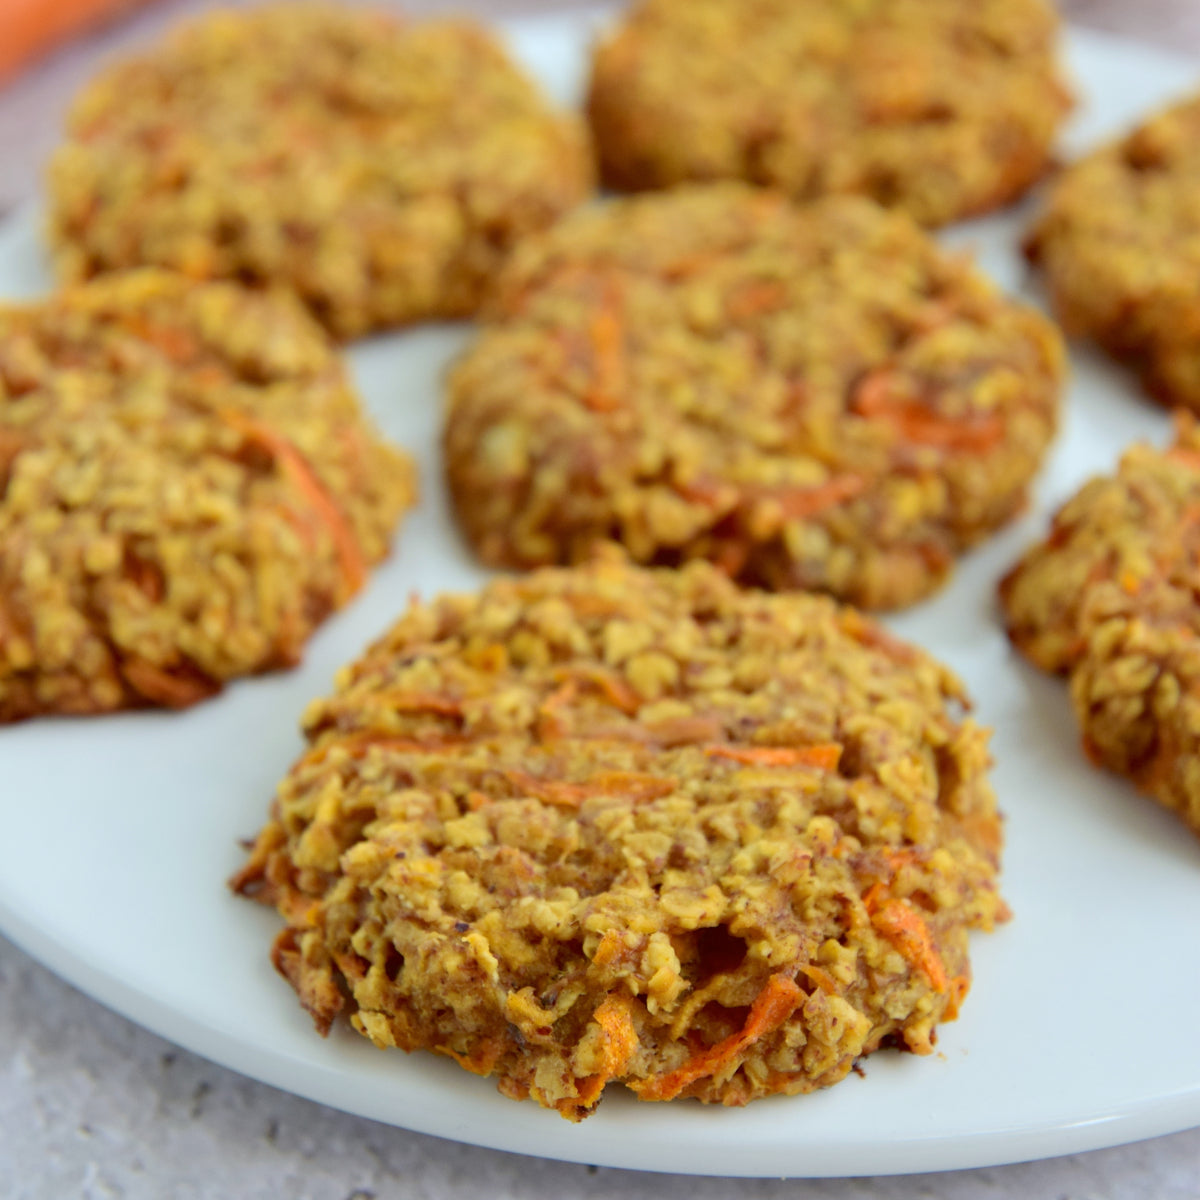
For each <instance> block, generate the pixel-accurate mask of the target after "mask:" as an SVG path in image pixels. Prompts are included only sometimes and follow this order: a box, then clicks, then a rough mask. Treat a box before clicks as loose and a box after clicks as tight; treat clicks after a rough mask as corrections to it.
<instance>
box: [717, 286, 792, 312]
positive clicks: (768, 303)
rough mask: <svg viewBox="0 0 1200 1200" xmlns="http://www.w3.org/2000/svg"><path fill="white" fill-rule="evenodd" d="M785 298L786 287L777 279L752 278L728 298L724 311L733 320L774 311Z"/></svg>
mask: <svg viewBox="0 0 1200 1200" xmlns="http://www.w3.org/2000/svg"><path fill="white" fill-rule="evenodd" d="M786 299H787V289H786V288H785V287H784V286H783V284H782V283H781V282H780V281H779V280H777V279H754V280H751V281H749V282H748V283H746V284H745V285H743V286H742V287H740V288H738V290H737V291H736V292H734V294H733V295H732V296H731V297H730V298H729V303H728V304H727V305H726V311H727V312H728V314H729V316H730V317H731V318H732V319H733V320H735V321H738V320H742V319H744V318H746V317H757V316H761V315H762V314H763V313H769V312H775V311H777V310H778V309H779V308H780V307H781V306H782V305H783V302H784V300H786Z"/></svg>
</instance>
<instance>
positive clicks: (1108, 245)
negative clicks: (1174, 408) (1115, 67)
mask: <svg viewBox="0 0 1200 1200" xmlns="http://www.w3.org/2000/svg"><path fill="white" fill-rule="evenodd" d="M1198 188H1200V96H1196V97H1194V98H1191V99H1188V100H1186V101H1184V102H1182V103H1180V104H1178V105H1176V106H1174V107H1173V108H1170V109H1168V110H1166V111H1165V112H1162V113H1159V114H1158V115H1156V116H1154V117H1152V118H1151V119H1150V120H1148V121H1146V122H1145V123H1144V124H1143V125H1141V126H1139V127H1138V128H1137V129H1134V130H1133V131H1132V132H1130V133H1129V134H1127V135H1126V136H1125V137H1123V138H1121V139H1120V140H1118V141H1116V142H1114V143H1112V144H1110V145H1106V146H1103V147H1101V148H1100V149H1098V150H1096V151H1095V152H1093V153H1092V154H1089V155H1088V156H1086V157H1085V158H1083V159H1081V160H1080V161H1079V162H1077V163H1075V164H1073V165H1072V166H1070V167H1068V168H1067V169H1066V170H1064V171H1063V172H1062V174H1061V175H1060V176H1059V177H1058V178H1057V179H1056V180H1055V181H1054V184H1053V186H1052V187H1051V189H1050V192H1049V195H1048V197H1047V201H1046V204H1045V207H1044V210H1043V212H1042V214H1041V215H1040V217H1039V218H1038V220H1037V222H1036V223H1035V225H1034V227H1033V229H1032V231H1031V233H1030V237H1029V241H1028V250H1029V253H1030V256H1031V257H1032V258H1033V260H1034V261H1035V262H1037V263H1038V264H1039V265H1040V266H1041V268H1042V270H1043V272H1044V274H1045V277H1046V282H1047V284H1048V286H1049V289H1050V293H1051V296H1052V298H1053V301H1054V304H1055V307H1056V309H1057V311H1058V313H1059V315H1060V317H1061V318H1062V320H1063V322H1064V324H1065V325H1066V327H1067V328H1068V329H1069V330H1070V331H1072V332H1077V333H1081V334H1086V335H1088V336H1089V337H1093V338H1095V339H1096V340H1097V341H1099V342H1100V343H1101V344H1102V345H1104V346H1105V347H1106V348H1107V349H1108V350H1109V351H1110V352H1111V353H1113V354H1115V355H1116V356H1117V357H1119V358H1122V359H1124V360H1125V361H1127V362H1129V363H1130V364H1131V365H1132V366H1133V367H1134V369H1135V370H1137V371H1138V372H1139V373H1140V374H1141V376H1142V379H1143V381H1144V383H1145V385H1146V387H1147V388H1148V389H1149V391H1150V392H1151V393H1152V394H1153V395H1155V396H1157V397H1158V398H1159V399H1161V400H1162V401H1163V402H1164V403H1168V404H1174V405H1182V406H1185V407H1187V408H1191V409H1193V410H1196V409H1200V340H1198V339H1197V336H1196V331H1197V330H1198V329H1200V295H1198V294H1197V291H1196V285H1195V281H1196V277H1197V275H1198V274H1200V208H1198V207H1197V205H1196V193H1197V189H1198Z"/></svg>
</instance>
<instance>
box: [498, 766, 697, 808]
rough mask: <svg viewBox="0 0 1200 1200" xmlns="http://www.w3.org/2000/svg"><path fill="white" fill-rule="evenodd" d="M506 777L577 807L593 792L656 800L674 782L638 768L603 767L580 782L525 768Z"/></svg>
mask: <svg viewBox="0 0 1200 1200" xmlns="http://www.w3.org/2000/svg"><path fill="white" fill-rule="evenodd" d="M504 774H505V776H506V778H508V779H509V780H510V781H511V782H512V783H514V784H516V786H517V787H519V788H521V789H522V790H523V791H524V792H526V793H527V794H528V795H530V796H534V797H535V798H536V799H538V800H542V801H544V802H545V803H546V804H553V805H555V806H556V807H558V808H578V807H579V805H580V804H582V803H583V802H584V801H585V800H590V799H591V798H592V797H593V796H621V795H625V796H629V797H630V798H631V799H633V800H656V799H658V797H660V796H667V795H669V794H670V793H671V792H673V791H674V790H675V786H676V785H675V783H674V782H673V781H672V780H669V779H663V778H661V777H660V776H658V775H646V774H642V773H641V772H638V771H605V772H603V773H602V774H600V775H594V776H593V777H592V778H591V779H586V780H584V781H583V782H581V783H569V782H567V781H566V780H561V779H538V778H537V777H536V776H533V775H529V774H527V773H526V772H525V771H506V772H505V773H504Z"/></svg>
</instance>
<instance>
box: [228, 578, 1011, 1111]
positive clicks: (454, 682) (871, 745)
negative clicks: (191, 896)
mask: <svg viewBox="0 0 1200 1200" xmlns="http://www.w3.org/2000/svg"><path fill="white" fill-rule="evenodd" d="M964 703H965V701H964V697H963V694H962V692H961V689H960V685H959V684H958V683H957V681H956V680H955V679H954V678H953V677H952V676H951V675H950V674H949V673H948V672H947V671H946V670H945V669H944V668H943V667H941V666H940V665H938V664H937V663H936V662H934V661H933V660H932V659H931V658H929V657H928V656H926V655H925V654H923V653H922V652H920V651H918V650H916V649H913V648H912V647H909V646H905V645H903V644H901V643H899V642H897V641H894V640H893V639H892V638H890V637H889V636H888V635H887V634H886V633H885V632H884V631H883V630H882V629H880V628H879V627H878V626H877V625H875V624H874V623H873V622H871V621H869V620H867V619H866V618H864V617H862V616H861V615H859V614H858V613H856V612H855V611H853V610H850V609H843V608H840V607H838V606H837V605H836V604H835V603H834V602H833V601H831V600H829V599H828V598H825V597H819V596H811V595H786V596H774V595H770V594H767V593H762V592H753V591H742V590H740V589H738V588H737V587H736V586H735V585H734V584H732V583H731V582H730V581H729V580H728V579H727V578H726V577H724V576H723V575H722V574H721V573H720V572H718V571H716V570H715V569H714V568H713V567H711V566H710V565H708V564H705V563H692V564H689V565H688V566H686V567H684V568H682V569H681V570H676V571H668V570H648V569H645V568H639V567H635V566H633V565H630V564H628V563H627V562H625V561H623V560H621V559H620V558H618V557H614V556H608V557H602V558H598V559H596V560H594V561H592V562H590V563H589V564H586V565H583V566H578V567H574V568H547V569H544V570H541V571H538V572H536V573H534V574H532V575H528V576H525V577H521V578H516V579H501V580H497V581H494V582H492V583H491V584H489V585H488V586H487V587H485V588H484V589H483V590H482V592H480V593H479V594H478V595H460V596H443V597H441V598H439V599H436V600H434V601H431V602H428V603H419V602H414V603H413V605H412V606H411V607H410V608H409V610H408V612H407V613H406V614H405V615H404V617H402V618H401V620H400V621H399V622H398V623H397V624H396V625H395V626H394V627H393V628H392V629H391V630H390V631H389V632H388V633H387V634H386V635H385V636H384V637H383V638H382V639H381V640H379V641H378V642H377V643H376V644H375V645H374V646H372V647H371V648H370V649H369V650H368V651H367V652H366V654H364V656H363V657H362V658H361V659H359V661H358V662H356V663H355V664H353V665H352V666H350V667H348V668H347V669H346V670H344V671H343V672H342V673H341V674H340V676H339V678H338V684H337V690H336V691H335V693H334V694H333V695H332V696H329V697H327V698H325V699H322V700H319V701H316V702H315V703H313V704H312V705H311V706H310V707H309V709H308V711H307V713H306V716H305V731H306V734H307V738H308V743H309V744H308V749H307V751H306V753H305V754H304V755H303V756H302V757H301V758H300V759H299V761H298V762H297V763H296V764H295V765H294V766H293V768H292V769H291V771H290V773H289V774H288V775H287V777H286V778H285V779H284V781H283V783H282V784H281V786H280V788H279V790H278V793H277V795H276V799H275V801H274V804H273V807H272V813H271V818H270V820H269V822H268V823H267V825H266V826H265V827H264V828H263V830H262V832H261V833H260V835H259V837H258V839H257V842H256V844H255V846H254V848H253V850H252V852H251V855H250V858H249V860H248V862H247V863H246V865H245V867H244V869H243V870H242V871H241V872H239V874H238V875H237V876H236V877H235V879H234V880H233V886H234V887H235V888H236V889H237V890H239V891H241V892H243V893H247V894H250V895H253V896H254V897H256V898H257V899H259V900H261V901H263V902H265V903H268V904H273V905H276V906H277V907H278V909H279V911H280V913H281V914H282V915H283V916H284V917H285V919H286V921H287V927H286V928H285V929H284V930H283V932H282V933H281V934H280V935H279V937H278V939H277V941H276V943H275V948H274V954H273V957H274V961H275V964H276V966H277V967H278V968H279V970H280V971H281V972H282V973H283V974H284V975H285V976H286V977H287V979H288V981H289V982H290V983H291V984H292V986H293V987H294V988H295V990H296V991H297V993H298V994H299V996H300V999H301V1001H302V1003H303V1004H304V1006H305V1007H306V1008H307V1009H308V1010H309V1012H310V1013H311V1014H312V1016H313V1018H314V1021H315V1022H316V1024H317V1027H318V1028H319V1029H320V1030H321V1031H322V1032H325V1031H327V1030H328V1029H329V1028H330V1026H331V1024H332V1022H333V1021H334V1020H335V1019H337V1018H338V1017H339V1016H343V1017H349V1019H350V1022H351V1024H352V1025H353V1026H354V1028H356V1029H357V1030H358V1031H359V1032H360V1033H363V1034H364V1035H366V1036H367V1037H369V1038H370V1039H371V1040H372V1041H373V1042H374V1043H375V1044H376V1045H378V1046H380V1047H390V1046H399V1047H401V1048H402V1049H404V1050H415V1049H428V1050H432V1051H434V1052H436V1053H439V1054H444V1055H447V1056H449V1057H451V1058H454V1059H455V1060H457V1061H458V1062H459V1063H460V1064H461V1065H462V1066H463V1067H465V1068H466V1069H467V1070H470V1071H473V1072H475V1073H477V1074H480V1075H495V1076H496V1077H497V1078H498V1083H499V1087H500V1090H501V1091H502V1092H503V1093H504V1094H505V1095H508V1096H510V1097H513V1098H525V1097H527V1096H532V1097H533V1098H534V1099H536V1100H537V1101H538V1102H539V1103H540V1104H543V1105H545V1106H547V1107H553V1108H556V1109H557V1110H558V1111H559V1112H560V1113H562V1115H564V1116H566V1117H568V1118H570V1119H572V1120H577V1119H579V1118H580V1117H583V1116H586V1115H587V1114H588V1113H589V1112H590V1111H592V1109H593V1108H594V1106H595V1105H596V1103H597V1101H598V1100H599V1099H600V1097H601V1093H602V1092H603V1091H604V1089H605V1087H606V1085H607V1084H609V1083H610V1082H621V1083H624V1084H625V1085H626V1086H627V1087H629V1088H631V1089H632V1090H633V1091H634V1092H635V1093H636V1094H637V1095H639V1096H640V1097H641V1098H642V1099H645V1100H669V1099H673V1098H675V1097H676V1096H690V1097H695V1098H698V1099H700V1100H703V1101H707V1102H716V1103H722V1104H728V1105H740V1104H744V1103H746V1102H747V1101H749V1100H752V1099H754V1098H757V1097H760V1096H766V1095H769V1094H772V1093H778V1092H786V1093H798V1092H807V1091H811V1090H812V1089H814V1088H817V1087H823V1086H827V1085H829V1084H832V1083H835V1082H837V1081H838V1080H840V1079H842V1078H843V1077H844V1076H845V1075H846V1074H847V1072H848V1071H849V1070H850V1069H851V1067H852V1066H853V1065H854V1063H855V1062H856V1061H858V1060H859V1059H860V1058H861V1057H862V1056H863V1055H865V1054H868V1053H870V1052H872V1051H873V1050H875V1049H877V1048H878V1047H880V1046H882V1045H897V1046H900V1047H904V1048H907V1049H909V1050H913V1051H915V1052H917V1053H928V1052H929V1051H930V1049H931V1047H932V1044H933V1040H934V1036H935V1026H936V1024H937V1023H938V1022H939V1021H942V1020H949V1019H951V1018H953V1017H954V1016H955V1015H956V1013H957V1011H958V1006H959V1004H960V1002H961V1000H962V998H963V996H964V994H965V992H966V990H967V987H968V984H969V964H968V958H967V951H968V945H967V942H968V938H967V932H968V929H970V928H983V929H987V928H990V927H991V926H992V925H993V923H994V922H995V921H998V920H1002V919H1004V918H1005V917H1006V915H1007V913H1006V909H1005V907H1004V904H1003V902H1002V901H1001V900H1000V898H999V896H998V894H997V892H996V871H997V864H998V855H999V848H1000V840H1001V828H1000V822H999V818H998V816H997V813H996V810H995V803H994V797H993V794H992V791H991V788H990V786H989V784H988V781H987V776H986V768H987V765H988V755H987V748H986V734H985V733H984V731H982V730H980V729H979V728H978V727H976V726H975V725H974V724H973V722H971V721H969V720H966V721H963V720H961V718H960V713H961V708H962V705H963V704H964Z"/></svg>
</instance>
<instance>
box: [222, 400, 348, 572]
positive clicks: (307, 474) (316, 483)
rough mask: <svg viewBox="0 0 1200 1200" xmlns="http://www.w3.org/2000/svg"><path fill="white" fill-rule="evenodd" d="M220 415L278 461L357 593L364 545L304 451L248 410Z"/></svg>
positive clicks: (223, 412) (224, 412) (231, 411)
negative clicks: (328, 538)
mask: <svg viewBox="0 0 1200 1200" xmlns="http://www.w3.org/2000/svg"><path fill="white" fill-rule="evenodd" d="M221 418H222V420H224V421H225V423H226V424H228V425H231V426H232V427H233V428H234V429H236V430H237V431H238V433H240V434H241V435H242V437H244V438H245V439H246V440H247V441H249V442H254V443H257V444H258V445H260V446H262V447H263V449H265V450H266V451H267V452H268V453H269V454H270V455H271V456H272V457H273V458H274V459H275V461H276V462H278V463H279V465H280V466H281V467H282V469H283V473H284V475H285V476H286V478H287V479H288V481H289V482H290V483H291V485H292V486H293V487H294V488H295V489H296V491H297V492H299V493H300V495H301V496H302V497H303V498H304V500H305V501H306V503H307V504H308V507H309V508H310V509H312V511H313V512H314V513H315V514H316V515H317V517H318V519H319V520H320V521H321V522H322V524H324V526H325V527H326V529H328V530H329V533H330V536H331V537H332V538H333V545H334V552H335V554H336V555H337V560H338V566H339V567H340V569H341V572H342V578H343V579H345V581H346V585H347V587H348V588H349V589H350V595H354V594H355V593H356V592H357V591H358V590H359V589H360V588H361V587H362V585H363V584H364V583H365V582H366V579H367V565H366V561H365V559H364V557H363V552H362V549H361V547H360V546H359V544H358V540H357V539H356V538H355V536H354V532H353V530H351V528H350V523H349V521H348V520H347V519H346V515H345V514H344V513H343V512H342V510H341V509H340V508H339V507H338V506H337V504H336V503H335V502H334V500H333V497H332V496H330V494H329V492H328V490H327V489H326V488H325V486H324V484H322V483H321V481H320V480H319V479H318V478H317V476H316V474H315V472H314V471H313V469H312V467H311V466H309V464H308V461H307V460H306V459H305V457H304V455H303V454H301V453H300V451H299V450H297V449H296V447H295V446H293V445H292V443H291V442H289V441H288V440H287V438H285V437H283V436H281V435H280V434H278V433H276V432H275V430H273V429H272V428H270V426H268V425H265V424H263V422H261V421H257V420H255V419H254V418H253V417H250V416H247V415H246V414H245V413H240V412H236V411H234V410H232V409H225V410H223V411H222V413H221Z"/></svg>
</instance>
